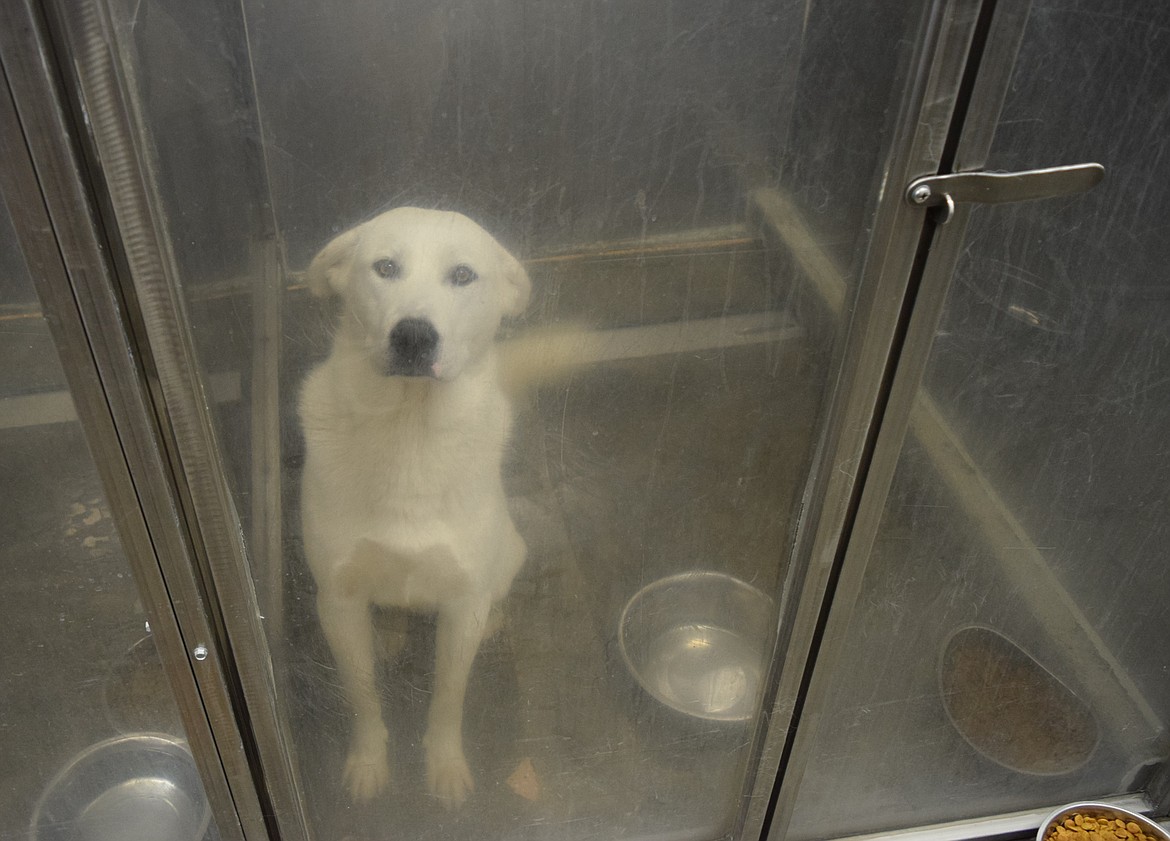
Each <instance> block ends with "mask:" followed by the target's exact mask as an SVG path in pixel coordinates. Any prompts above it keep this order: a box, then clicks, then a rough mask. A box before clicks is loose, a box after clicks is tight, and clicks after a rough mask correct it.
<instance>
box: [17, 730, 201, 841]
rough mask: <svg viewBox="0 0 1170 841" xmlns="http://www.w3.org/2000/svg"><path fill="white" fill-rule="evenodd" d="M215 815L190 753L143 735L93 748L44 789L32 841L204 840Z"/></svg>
mask: <svg viewBox="0 0 1170 841" xmlns="http://www.w3.org/2000/svg"><path fill="white" fill-rule="evenodd" d="M210 821H211V808H210V806H209V804H208V803H207V798H206V797H205V796H204V794H203V786H202V784H201V782H200V780H199V773H198V771H197V770H196V768H195V760H194V759H193V758H192V756H191V753H190V751H188V750H187V746H186V745H185V744H183V743H182V742H181V741H177V740H175V739H172V738H170V737H169V736H163V735H156V734H151V733H139V734H134V735H128V736H119V737H117V738H114V739H109V740H107V741H104V742H98V743H97V744H95V745H91V746H90V747H88V748H86V749H85V750H84V751H82V752H81V753H80V754H78V755H77V756H76V757H74V758H73V759H72V760H71V761H70V762H69V764H68V765H66V766H65V768H63V769H62V770H61V772H60V773H59V774H57V776H56V777H54V778H53V780H52V782H50V783H49V785H48V787H47V788H46V789H45V792H44V794H42V795H41V798H40V800H39V801H38V802H37V805H36V809H35V810H34V811H33V817H32V826H31V831H30V836H31V838H32V841H199V839H201V838H203V836H204V834H205V833H206V832H207V827H208V825H209V823H210Z"/></svg>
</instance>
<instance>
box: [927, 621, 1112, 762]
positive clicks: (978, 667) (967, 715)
mask: <svg viewBox="0 0 1170 841" xmlns="http://www.w3.org/2000/svg"><path fill="white" fill-rule="evenodd" d="M938 674H939V691H940V694H941V695H942V701H943V708H944V709H945V710H946V713H947V717H948V718H949V719H950V721H951V724H952V725H954V728H955V729H956V730H957V731H958V732H959V734H960V735H961V736H962V737H963V738H964V739H965V740H966V742H967V744H969V745H970V746H971V747H972V748H974V749H975V750H976V751H978V752H979V753H980V754H982V755H983V756H984V757H986V758H988V759H990V760H991V761H993V762H995V763H997V764H999V765H1002V766H1003V767H1005V768H1008V769H1010V770H1012V771H1017V772H1019V773H1024V774H1035V775H1038V776H1052V775H1058V774H1067V773H1069V772H1071V771H1075V770H1076V769H1077V768H1080V767H1081V766H1082V765H1084V764H1085V763H1086V762H1088V760H1089V757H1090V756H1091V755H1092V754H1093V751H1094V750H1095V749H1096V747H1097V742H1098V740H1099V738H1100V731H1099V728H1098V726H1097V720H1096V718H1094V716H1093V713H1092V711H1091V710H1090V709H1089V706H1088V705H1087V704H1086V703H1085V702H1084V701H1082V700H1081V699H1080V698H1078V697H1077V696H1076V694H1075V693H1074V692H1073V691H1072V690H1071V689H1069V688H1068V687H1067V686H1065V684H1064V683H1062V682H1061V681H1060V679H1059V678H1057V677H1056V676H1055V675H1054V674H1052V672H1050V671H1048V669H1046V668H1044V666H1042V665H1041V664H1040V663H1039V662H1038V661H1037V660H1036V659H1035V658H1034V657H1032V655H1030V654H1028V653H1027V652H1026V651H1024V650H1023V649H1022V648H1020V647H1019V646H1018V645H1016V644H1015V643H1014V642H1012V641H1011V640H1009V639H1008V638H1007V637H1005V636H1004V635H1003V634H1001V633H999V632H998V631H995V630H992V629H991V628H986V627H983V626H981V625H970V626H967V627H964V628H960V629H959V630H957V631H955V632H954V633H953V634H951V636H950V638H949V639H948V640H947V642H946V644H945V645H944V646H943V649H942V654H941V656H940V658H939V669H938Z"/></svg>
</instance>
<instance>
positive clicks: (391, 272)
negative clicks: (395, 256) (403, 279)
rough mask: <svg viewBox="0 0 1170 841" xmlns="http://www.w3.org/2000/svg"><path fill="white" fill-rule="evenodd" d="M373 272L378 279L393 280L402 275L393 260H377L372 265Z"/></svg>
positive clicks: (400, 269)
mask: <svg viewBox="0 0 1170 841" xmlns="http://www.w3.org/2000/svg"><path fill="white" fill-rule="evenodd" d="M374 271H375V272H377V273H378V277H384V278H395V277H398V275H400V274H402V268H401V267H400V266H399V265H398V264H397V263H395V262H394V261H393V260H378V261H377V262H376V263H374Z"/></svg>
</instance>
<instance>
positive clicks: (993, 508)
mask: <svg viewBox="0 0 1170 841" xmlns="http://www.w3.org/2000/svg"><path fill="white" fill-rule="evenodd" d="M997 16H998V19H997V23H996V25H994V26H993V27H992V35H991V36H990V37H989V39H988V50H989V51H990V53H989V54H993V55H995V56H996V59H997V60H996V61H992V62H989V63H987V65H986V66H987V67H988V68H989V69H990V71H991V72H992V73H993V74H994V73H995V72H997V70H998V69H999V68H1009V67H1010V66H1011V64H1010V57H1011V55H1012V53H1014V51H1015V43H1014V41H1015V40H1016V39H1020V38H1021V34H1022V40H1019V55H1018V59H1017V61H1016V64H1015V70H1014V71H1013V72H1012V74H1011V77H1010V85H1009V86H1008V87H1007V88H1006V89H1007V91H1008V92H1007V96H1006V100H1005V102H1004V105H1003V111H1002V114H1001V115H1000V116H999V118H998V120H995V119H994V114H995V113H996V111H995V110H990V111H989V110H987V109H988V108H989V106H994V105H996V103H993V102H992V103H989V102H988V101H987V100H982V101H981V100H979V98H978V97H976V99H975V100H973V104H972V110H971V113H970V114H969V116H968V123H967V132H966V134H965V137H964V139H963V142H964V143H966V142H968V141H969V140H970V137H971V135H974V134H980V133H983V134H986V133H989V132H990V131H991V130H992V129H994V137H993V138H990V137H989V139H990V140H991V143H990V152H989V154H988V155H987V157H986V159H985V161H976V163H977V164H985V165H984V166H979V167H977V168H981V169H982V168H985V169H987V170H992V171H1016V170H1022V169H1030V168H1034V167H1037V166H1047V165H1052V164H1061V163H1066V162H1068V163H1071V162H1076V161H1098V162H1100V163H1101V164H1103V165H1104V167H1105V170H1106V173H1107V174H1106V177H1105V180H1104V182H1103V183H1101V184H1100V185H1099V186H1097V187H1096V188H1095V189H1093V190H1092V191H1091V192H1088V193H1086V194H1084V195H1080V196H1076V197H1072V198H1060V199H1052V200H1044V201H1035V202H1030V203H1025V204H1016V205H999V206H972V207H970V208H967V209H966V210H964V209H963V208H962V207H960V208H959V210H958V214H957V215H956V218H955V220H954V221H952V222H951V223H950V225H948V226H946V227H944V228H943V229H942V232H941V233H940V234H939V237H940V239H939V240H937V241H936V245H937V246H939V247H940V248H944V249H951V253H952V254H954V255H957V264H955V265H954V268H953V276H950V272H949V271H948V272H947V273H945V274H943V275H942V276H941V277H939V278H935V277H932V276H930V274H929V273H930V269H929V268H928V270H927V272H928V275H927V277H926V278H925V279H924V281H923V286H924V288H926V287H927V286H929V285H930V284H932V283H935V282H936V281H937V280H941V281H942V283H941V288H942V289H944V290H945V289H946V286H947V282H948V280H949V290H947V291H946V292H945V301H944V302H943V303H942V307H941V318H940V319H939V320H938V321H937V324H935V323H934V322H933V320H930V321H929V322H928V321H927V320H921V321H920V322H919V323H912V325H911V327H910V333H911V336H910V338H908V346H914V347H915V348H916V349H921V348H923V347H930V345H931V343H932V345H933V346H932V347H930V350H929V357H928V359H927V360H926V362H925V374H924V375H923V376H922V377H921V382H920V384H918V383H917V381H916V380H914V381H912V382H911V385H910V387H909V388H908V389H907V390H906V392H905V394H904V395H902V396H899V395H900V394H901V393H900V391H899V385H898V384H895V386H894V396H893V397H892V398H891V405H894V404H895V403H896V401H898V400H900V399H906V400H907V402H906V403H905V404H903V405H904V407H905V409H906V411H908V412H909V431H908V433H907V435H906V436H905V441H904V444H898V443H897V442H895V446H894V448H893V452H895V453H898V455H897V459H896V461H897V467H896V472H895V473H894V476H893V481H892V483H891V484H890V486H889V490H888V496H886V498H885V499H884V502H883V501H881V500H882V498H881V496H878V497H876V499H877V500H878V502H877V503H876V504H874V505H873V508H872V509H870V508H869V507H868V506H869V504H871V503H872V502H873V500H872V499H871V500H870V501H869V502H868V503H867V502H866V501H863V503H862V513H861V514H859V520H858V523H859V525H858V528H857V529H855V532H854V540H855V541H856V543H855V545H851V547H850V553H853V552H854V551H855V550H857V551H858V552H859V553H864V552H866V551H867V550H868V552H869V553H868V557H861V556H858V557H852V556H850V557H847V560H846V565H847V570H849V569H854V570H857V569H864V573H863V575H861V576H859V579H858V580H857V581H855V582H852V581H847V580H843V583H842V590H843V591H846V592H848V591H850V590H852V592H850V596H849V598H847V599H846V598H842V599H841V600H840V602H839V603H838V604H835V605H834V611H835V615H834V616H833V617H832V618H831V619H830V622H829V626H828V629H827V631H826V634H827V636H829V637H830V638H834V639H836V640H838V641H839V649H838V651H839V656H838V657H837V658H836V659H835V660H833V661H830V662H826V663H825V670H824V671H823V672H821V673H819V674H818V675H817V678H816V679H815V680H814V685H813V688H812V689H811V690H810V695H809V704H810V707H812V708H816V709H818V710H819V727H815V726H811V725H810V728H809V730H808V732H807V733H805V734H804V736H805V737H806V738H807V740H808V741H807V742H806V743H804V744H803V746H802V747H800V748H798V749H797V751H796V753H795V757H796V762H795V765H794V768H795V775H794V778H793V785H792V787H791V789H792V790H793V791H795V792H796V794H795V798H794V804H790V806H791V808H792V811H791V813H790V814H791V821H790V822H788V821H786V820H783V821H779V822H778V823H777V824H776V825H775V826H776V834H775V835H774V837H776V838H781V837H783V838H790V839H819V838H839V837H842V836H848V835H857V834H866V833H875V832H883V833H885V834H886V835H887V836H888V835H891V834H893V832H894V831H895V830H899V829H906V828H910V827H915V826H919V825H922V824H935V823H944V822H953V821H961V820H965V819H977V818H983V817H989V816H995V815H1001V814H1006V813H1020V814H1018V815H1017V816H1016V818H1015V819H1013V820H1014V822H1012V823H1009V824H1001V825H1000V828H999V830H998V831H1001V832H1003V831H1007V830H1008V829H1011V830H1014V831H1021V832H1026V831H1028V829H1029V827H1030V828H1031V830H1032V831H1035V828H1036V826H1037V824H1038V823H1039V821H1040V819H1041V818H1042V816H1043V814H1044V813H1045V812H1046V811H1047V810H1048V809H1050V808H1052V807H1054V806H1056V805H1059V804H1060V803H1065V802H1069V801H1072V800H1074V799H1078V798H1080V799H1098V798H1104V797H1107V796H1116V797H1123V798H1129V799H1130V801H1131V802H1132V803H1134V804H1136V806H1137V807H1138V808H1143V809H1151V810H1153V811H1154V812H1156V813H1157V814H1159V815H1165V814H1166V811H1167V808H1168V807H1170V803H1168V802H1167V800H1166V799H1165V798H1166V793H1167V789H1166V770H1167V768H1166V760H1167V750H1168V747H1170V745H1168V742H1167V733H1166V722H1167V721H1168V720H1170V679H1168V677H1167V675H1168V673H1170V635H1168V634H1170V631H1168V629H1170V622H1168V621H1167V620H1168V619H1170V575H1168V573H1167V565H1166V561H1165V550H1164V545H1165V542H1166V538H1167V534H1168V532H1170V508H1168V507H1167V505H1166V488H1167V487H1168V486H1170V453H1168V451H1167V449H1166V430H1167V428H1168V427H1170V385H1168V384H1170V366H1168V358H1170V357H1167V351H1168V349H1170V338H1168V337H1170V333H1168V332H1167V327H1166V325H1167V323H1168V320H1170V293H1168V286H1167V283H1166V277H1167V271H1166V266H1167V261H1170V239H1168V238H1167V237H1166V235H1165V219H1166V216H1167V212H1168V210H1170V194H1168V192H1167V189H1166V185H1167V184H1170V157H1168V156H1167V155H1166V151H1167V143H1168V141H1167V137H1170V110H1168V109H1167V104H1168V103H1170V30H1168V29H1167V25H1168V24H1170V14H1168V12H1167V9H1166V8H1165V7H1162V6H1157V5H1150V4H1147V3H1142V2H1125V3H1121V4H1116V5H1114V6H1112V7H1110V9H1109V10H1108V11H1107V12H1106V11H1104V10H1101V9H1090V8H1088V7H1082V6H1080V5H1078V4H1067V3H1062V2H1049V0H1037V1H1036V2H1033V3H1032V4H1031V9H1030V11H1029V10H1028V8H1027V4H1015V3H1003V2H1001V3H999V4H998V8H997ZM1011 17H1015V18H1016V19H1017V20H1018V23H1017V22H1015V21H1011V25H1010V26H1008V25H1007V22H1006V19H1008V18H1011ZM1000 24H1003V25H1002V26H1000ZM1005 56H1006V58H1005ZM1106 68H1108V69H1106ZM982 74H983V71H982V69H981V71H980V75H981V77H982ZM980 109H983V110H980ZM963 152H964V148H963V146H962V145H960V157H961V156H962V154H963ZM966 168H967V167H965V166H964V165H963V162H962V161H961V160H960V161H959V162H957V163H956V165H955V169H956V170H957V171H961V170H964V169H966ZM964 224H967V230H966V235H965V237H962V226H963V225H964ZM945 237H953V238H954V239H952V240H944V239H942V238H945ZM956 240H957V241H956ZM915 318H916V319H917V318H918V313H915ZM920 332H921V333H922V334H924V335H925V336H926V339H927V342H926V343H925V345H921V344H919V345H914V342H915V341H916V340H917V337H918V336H919V334H920ZM920 361H921V356H920V357H918V359H911V360H909V361H908V366H907V367H910V366H913V365H916V364H918V363H919V362H920ZM899 376H902V374H901V373H900V374H899ZM881 446H882V445H881V444H880V443H879V448H880V447H881ZM872 478H873V474H872V473H871V480H872ZM884 490H885V489H884V488H881V487H879V486H877V484H876V483H874V482H872V481H871V484H870V486H868V487H867V488H866V491H865V493H866V494H867V495H869V494H871V493H880V494H883V495H884ZM868 517H873V518H874V519H873V520H872V521H870V522H872V523H873V524H874V527H873V530H872V531H870V533H869V537H872V549H870V547H869V546H868V545H867V544H866V540H867V538H864V537H861V536H859V535H860V534H861V532H862V531H864V530H865V529H868V528H870V526H869V525H867V524H866V522H865V520H866V518H868ZM854 561H857V562H858V566H856V567H850V566H849V565H850V564H851V563H853V562H854ZM845 575H846V576H849V575H851V573H849V572H848V571H847V572H846V573H845ZM818 668H819V667H818ZM843 793H844V795H845V796H842V795H843ZM785 825H787V832H786V833H785ZM968 831H969V832H970V835H971V837H976V836H978V835H980V834H981V829H980V827H979V825H978V823H973V824H972V825H971V826H970V827H969V829H968ZM950 832H951V833H952V834H951V835H949V836H948V837H961V832H962V830H961V828H960V829H954V828H952V829H951V830H950Z"/></svg>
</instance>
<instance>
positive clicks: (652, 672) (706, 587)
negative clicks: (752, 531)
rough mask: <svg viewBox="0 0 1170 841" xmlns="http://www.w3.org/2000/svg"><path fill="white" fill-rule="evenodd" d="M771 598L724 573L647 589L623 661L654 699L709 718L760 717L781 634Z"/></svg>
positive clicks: (624, 627) (630, 613)
mask: <svg viewBox="0 0 1170 841" xmlns="http://www.w3.org/2000/svg"><path fill="white" fill-rule="evenodd" d="M775 623H776V619H775V617H774V615H773V608H772V600H771V599H770V598H768V596H766V595H765V594H764V593H761V592H760V591H759V590H757V589H756V588H755V587H752V586H751V585H748V584H745V583H744V582H742V581H739V580H738V579H735V578H732V577H731V576H729V575H724V574H722V573H717V572H688V573H684V574H682V575H674V576H671V577H669V578H663V579H660V580H658V581H654V582H653V583H651V584H647V585H646V586H645V587H643V588H642V589H641V590H639V591H638V592H637V593H636V594H634V597H633V598H632V599H630V601H629V602H628V603H627V604H626V607H625V609H624V610H623V611H622V617H621V623H620V626H619V631H618V646H619V648H620V650H621V656H622V659H623V660H624V661H625V664H626V667H627V668H628V669H629V671H630V674H631V675H632V676H633V678H634V680H635V681H636V682H637V684H638V685H639V686H640V687H641V688H642V689H643V690H645V692H646V693H647V694H649V695H650V696H651V697H653V698H654V699H656V700H657V701H659V702H661V703H662V704H664V705H666V706H667V707H669V708H670V709H672V710H675V711H676V712H679V713H682V714H683V715H685V716H689V717H691V718H695V719H701V720H704V721H722V722H745V721H747V720H748V719H750V718H751V717H752V715H754V713H755V711H756V704H757V702H758V699H759V695H760V688H761V684H762V682H763V678H764V673H765V670H766V667H767V657H768V654H769V650H770V643H771V641H772V637H773V633H774V630H775Z"/></svg>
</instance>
